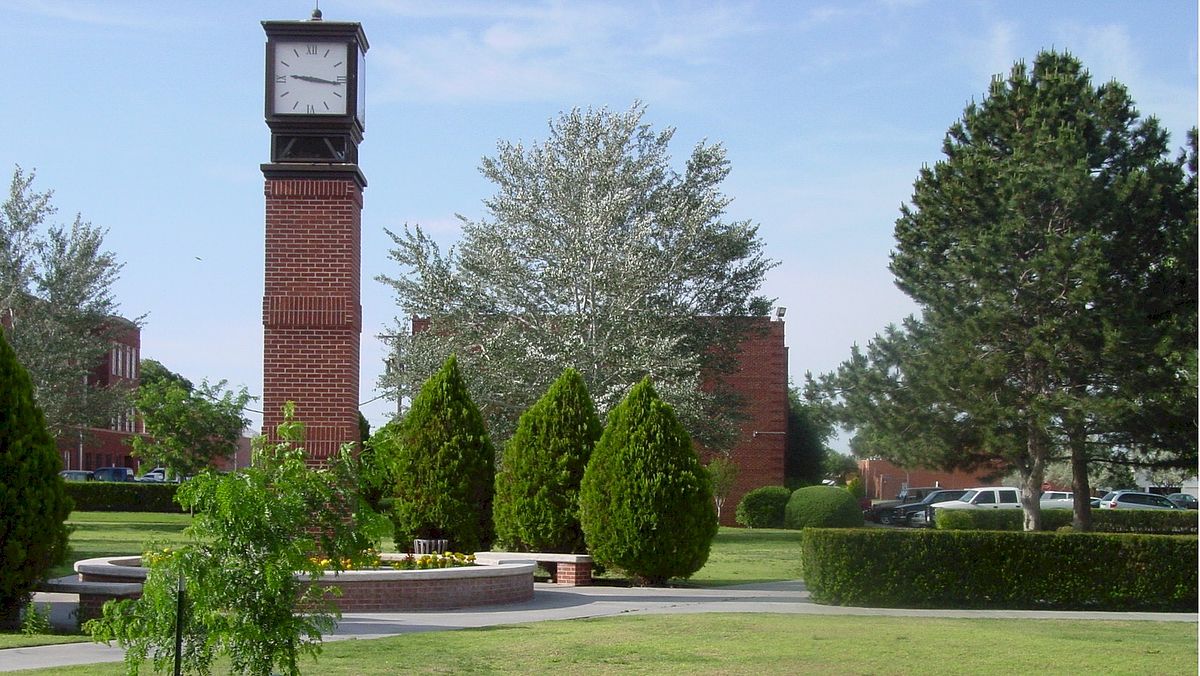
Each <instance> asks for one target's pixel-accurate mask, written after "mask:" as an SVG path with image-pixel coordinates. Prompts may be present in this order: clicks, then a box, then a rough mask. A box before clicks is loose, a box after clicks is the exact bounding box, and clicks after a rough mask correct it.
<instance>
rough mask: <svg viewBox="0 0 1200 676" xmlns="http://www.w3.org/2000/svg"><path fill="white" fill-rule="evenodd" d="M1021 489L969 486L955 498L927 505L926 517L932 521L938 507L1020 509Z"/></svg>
mask: <svg viewBox="0 0 1200 676" xmlns="http://www.w3.org/2000/svg"><path fill="white" fill-rule="evenodd" d="M1020 498H1021V489H1019V488H1009V487H1007V486H981V487H979V488H970V489H968V490H967V492H966V493H963V494H962V497H960V498H959V499H957V500H949V501H944V502H935V503H933V504H932V505H930V506H929V514H928V519H929V523H933V517H934V514H936V513H937V511H938V510H940V509H1020V508H1021V499H1020Z"/></svg>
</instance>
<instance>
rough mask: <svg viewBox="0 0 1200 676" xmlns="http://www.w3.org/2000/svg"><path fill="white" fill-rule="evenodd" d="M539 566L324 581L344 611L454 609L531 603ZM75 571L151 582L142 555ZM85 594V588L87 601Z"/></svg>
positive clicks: (353, 575)
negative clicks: (335, 591)
mask: <svg viewBox="0 0 1200 676" xmlns="http://www.w3.org/2000/svg"><path fill="white" fill-rule="evenodd" d="M400 556H401V555H396V558H399V557H400ZM383 558H384V559H385V560H386V559H388V558H392V557H390V556H388V555H384V557H383ZM535 567H536V565H535V564H534V563H533V562H532V561H522V562H519V563H518V562H511V563H496V564H488V563H486V562H484V564H483V565H475V566H465V567H462V568H436V569H432V570H395V569H391V568H376V569H372V570H347V571H342V572H341V573H332V572H330V573H328V574H327V575H326V576H325V577H324V578H322V579H321V580H320V581H319V582H318V584H320V585H321V586H323V587H339V588H340V589H341V590H342V595H341V596H340V597H334V598H333V602H334V603H335V604H336V605H337V606H338V608H340V609H341V611H342V612H394V611H407V610H448V609H452V608H468V607H475V606H491V605H500V604H506V603H520V602H522V601H528V600H530V599H532V598H533V571H534V568H535ZM75 572H77V573H79V579H80V582H83V583H114V582H125V583H129V582H144V581H145V580H146V569H145V568H144V567H142V566H141V558H140V557H136V556H116V557H105V558H98V559H86V560H84V561H80V562H78V563H76V564H75ZM301 579H305V577H304V576H301ZM82 586H86V585H82ZM97 591H98V592H100V591H101V590H100V589H99V587H98V588H97ZM84 593H85V592H84V591H82V590H81V591H80V599H81V602H82V600H83V599H82V597H83V595H84ZM124 597H127V595H125V596H124ZM110 598H111V597H110Z"/></svg>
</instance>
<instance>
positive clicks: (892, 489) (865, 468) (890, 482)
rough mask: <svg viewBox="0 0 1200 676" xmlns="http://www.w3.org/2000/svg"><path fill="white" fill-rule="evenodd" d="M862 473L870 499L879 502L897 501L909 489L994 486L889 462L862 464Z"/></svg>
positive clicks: (957, 474)
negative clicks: (898, 496)
mask: <svg viewBox="0 0 1200 676" xmlns="http://www.w3.org/2000/svg"><path fill="white" fill-rule="evenodd" d="M858 469H859V472H861V473H862V477H863V485H864V486H865V487H866V489H867V497H868V498H871V499H875V500H893V499H895V498H896V496H897V495H898V494H899V493H900V489H901V488H904V487H905V486H911V487H913V488H919V487H925V486H937V487H939V488H974V487H975V486H987V485H989V484H990V483H991V482H989V481H988V480H987V479H985V478H983V477H981V476H980V475H979V474H978V473H971V472H939V471H936V470H928V469H904V468H902V467H897V466H895V465H893V464H892V463H890V462H888V461H887V460H880V459H872V460H859V461H858Z"/></svg>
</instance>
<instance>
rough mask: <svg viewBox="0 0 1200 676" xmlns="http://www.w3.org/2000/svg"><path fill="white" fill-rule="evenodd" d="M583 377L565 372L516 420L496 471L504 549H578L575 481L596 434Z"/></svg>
mask: <svg viewBox="0 0 1200 676" xmlns="http://www.w3.org/2000/svg"><path fill="white" fill-rule="evenodd" d="M600 432H601V426H600V418H599V417H598V416H597V415H596V407H595V405H594V404H593V403H592V398H591V396H589V395H588V391H587V386H586V385H585V384H584V382H583V378H582V377H581V376H580V375H579V372H578V371H576V370H575V369H572V368H568V369H567V370H565V371H563V374H562V375H561V376H559V378H558V380H556V381H554V384H553V385H551V386H550V389H549V390H548V391H547V392H546V394H544V395H543V396H542V398H541V399H539V400H538V401H537V403H535V404H534V405H533V406H531V407H530V408H529V410H528V411H526V412H525V413H524V414H523V415H522V416H521V419H520V420H519V421H518V422H517V431H516V432H515V433H514V434H513V438H512V439H511V440H509V442H508V444H507V445H506V446H505V448H504V455H503V459H502V461H501V463H500V471H499V472H498V473H497V474H496V504H495V509H494V521H495V524H496V541H497V542H499V543H500V545H501V547H503V548H504V549H507V550H514V551H525V552H564V553H582V552H584V551H586V545H585V544H584V539H583V530H582V529H581V528H580V526H579V484H580V482H581V481H582V480H583V471H584V468H586V467H587V461H588V458H590V457H591V455H592V448H593V447H594V446H595V445H596V440H597V439H599V438H600Z"/></svg>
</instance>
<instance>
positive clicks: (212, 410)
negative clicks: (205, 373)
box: [130, 378, 254, 476]
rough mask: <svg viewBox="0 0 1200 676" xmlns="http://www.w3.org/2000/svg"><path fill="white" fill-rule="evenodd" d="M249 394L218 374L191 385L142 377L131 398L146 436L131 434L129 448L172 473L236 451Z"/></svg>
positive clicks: (196, 468) (199, 466) (193, 468)
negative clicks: (134, 397)
mask: <svg viewBox="0 0 1200 676" xmlns="http://www.w3.org/2000/svg"><path fill="white" fill-rule="evenodd" d="M184 382H186V381H184ZM253 399H254V398H253V397H251V396H250V395H249V394H248V393H247V392H246V388H244V387H243V388H242V389H241V390H239V391H237V392H233V391H231V390H228V389H226V387H225V381H223V380H222V381H221V382H219V383H216V384H211V385H210V384H209V383H208V381H207V380H205V381H202V382H201V383H200V384H199V385H198V386H196V387H194V388H187V387H185V386H184V385H183V384H181V383H180V380H179V379H175V378H163V379H155V380H152V381H151V382H148V383H147V382H143V383H141V384H140V386H139V388H138V396H137V400H136V402H137V410H138V412H139V413H140V414H141V416H142V421H143V423H144V424H145V427H146V434H148V435H149V437H141V436H135V437H133V439H132V441H131V442H130V443H131V445H132V446H133V454H134V455H135V456H137V457H139V458H143V459H145V460H147V461H149V462H150V463H152V464H155V465H162V466H163V467H166V468H167V469H168V470H169V471H170V472H171V473H172V474H173V475H176V476H187V475H191V474H195V473H197V472H199V471H200V470H202V469H204V468H206V467H208V466H210V465H211V464H212V462H213V460H215V459H217V458H222V457H229V456H232V455H233V454H234V453H236V452H237V444H238V440H239V439H240V438H241V436H242V430H244V429H246V426H247V425H249V424H250V421H249V419H247V418H246V417H245V416H244V411H245V408H246V405H247V404H248V403H250V401H252V400H253Z"/></svg>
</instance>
